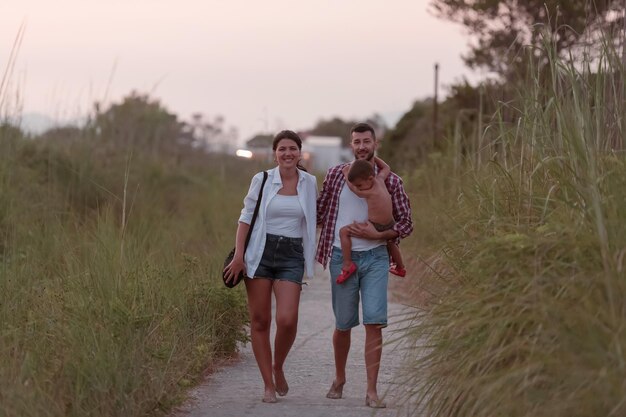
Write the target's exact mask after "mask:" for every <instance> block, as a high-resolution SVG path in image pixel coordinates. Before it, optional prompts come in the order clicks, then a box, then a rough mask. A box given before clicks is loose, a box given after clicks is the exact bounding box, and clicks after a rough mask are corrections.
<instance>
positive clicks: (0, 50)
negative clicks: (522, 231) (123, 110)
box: [0, 0, 478, 141]
mask: <svg viewBox="0 0 626 417" xmlns="http://www.w3.org/2000/svg"><path fill="white" fill-rule="evenodd" d="M429 3H430V0H385V1H382V0H290V1H289V0H263V1H255V0H227V1H219V0H99V1H98V0H56V1H50V0H1V1H0V78H1V77H2V74H4V73H5V72H6V71H5V68H6V65H7V62H8V60H9V54H10V50H11V47H12V46H13V44H14V41H15V37H16V35H17V33H18V31H19V28H20V25H22V24H24V25H25V32H24V37H23V41H22V43H21V46H20V48H19V55H18V58H17V61H16V64H15V67H14V71H13V73H12V76H11V79H10V81H11V83H10V85H9V86H8V87H5V90H6V89H7V88H9V89H11V91H9V93H11V94H10V96H11V97H13V100H14V102H15V103H17V104H19V106H21V107H22V111H23V113H31V112H37V113H43V114H46V115H48V116H50V117H52V118H54V119H55V120H58V121H63V120H67V119H74V118H77V117H79V116H80V115H81V114H85V113H86V112H88V111H89V110H90V109H91V108H92V104H93V102H95V101H99V102H103V103H104V104H105V105H106V104H107V103H108V104H110V103H112V102H119V101H120V100H121V98H123V97H124V96H125V95H128V94H129V93H130V92H131V91H132V90H136V91H138V92H141V93H148V94H150V96H151V97H153V98H156V99H159V100H160V101H161V103H162V104H163V105H164V106H165V107H166V108H167V109H168V110H170V111H171V112H173V113H176V114H177V115H179V117H180V118H181V119H184V120H189V119H190V116H191V114H193V113H196V112H199V113H202V114H203V115H205V117H206V118H207V119H209V120H211V119H213V118H214V117H216V116H218V115H220V116H223V117H224V119H225V125H226V127H236V128H237V129H238V131H239V136H240V141H243V140H247V139H249V138H250V137H251V136H252V135H254V134H256V133H261V132H268V133H272V132H276V131H278V130H280V129H293V130H304V129H307V128H311V127H313V126H314V125H315V123H316V122H317V121H318V120H319V119H321V118H325V119H328V118H332V117H335V116H338V117H341V118H344V119H364V118H366V117H368V116H371V115H372V114H374V113H378V114H381V115H382V116H384V117H385V118H386V119H387V120H389V121H390V122H392V123H393V122H395V120H396V119H397V118H398V117H399V116H400V115H402V114H403V113H404V112H406V111H407V110H409V108H410V106H411V105H412V103H413V102H414V101H415V100H417V99H423V98H426V97H429V96H432V95H433V90H434V86H433V84H434V75H433V74H434V72H433V71H434V70H433V66H434V64H435V63H436V62H437V63H439V65H440V75H439V79H440V86H441V89H440V94H445V86H446V85H449V84H451V83H452V82H455V81H459V80H461V79H462V78H463V77H467V78H469V79H470V80H473V79H478V75H477V74H475V73H472V72H471V71H470V70H468V69H467V68H466V67H465V66H464V64H463V62H462V59H461V55H462V54H463V53H464V52H465V51H466V50H467V44H468V40H467V35H466V34H465V33H464V32H463V30H462V27H460V26H458V25H455V24H453V23H450V22H447V21H444V20H441V19H438V18H436V17H435V16H433V14H432V13H430V12H429V9H430V7H429Z"/></svg>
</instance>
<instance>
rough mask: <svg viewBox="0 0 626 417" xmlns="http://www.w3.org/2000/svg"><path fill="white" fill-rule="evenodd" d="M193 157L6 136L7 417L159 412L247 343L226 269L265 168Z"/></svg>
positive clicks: (1, 330) (3, 132)
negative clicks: (246, 203) (223, 274)
mask: <svg viewBox="0 0 626 417" xmlns="http://www.w3.org/2000/svg"><path fill="white" fill-rule="evenodd" d="M79 136H80V135H79ZM189 152H190V153H189V154H188V155H187V156H185V155H183V157H182V158H181V156H180V155H179V156H178V157H177V158H167V157H163V158H162V159H159V158H154V157H151V158H146V157H144V156H142V155H141V154H140V153H139V152H137V151H135V154H134V155H132V154H130V153H126V152H116V151H114V150H113V151H112V150H111V148H102V147H100V146H99V145H98V144H97V142H94V141H90V140H89V138H85V137H76V138H74V139H72V138H65V139H64V140H62V141H49V142H42V141H38V140H31V139H27V138H23V137H21V135H20V133H19V132H18V131H16V130H14V129H11V128H9V127H6V126H5V127H3V128H2V129H0V358H2V359H1V360H0V415H5V416H24V417H26V416H37V417H42V416H87V415H97V416H120V415H124V416H138V415H146V414H159V413H161V412H162V411H164V410H168V409H169V408H170V407H171V405H172V404H173V403H175V402H176V401H177V400H178V397H179V395H180V394H181V392H182V390H183V389H184V387H185V386H188V385H190V384H192V383H193V380H194V379H195V378H197V377H198V376H200V375H201V373H202V372H203V371H204V370H206V369H207V367H210V366H211V365H212V364H214V363H215V361H216V360H218V359H219V358H222V357H225V356H228V355H230V354H232V353H233V352H234V350H235V347H236V343H237V342H238V341H241V340H244V339H245V338H246V335H245V332H244V324H245V323H246V321H247V314H246V312H245V311H246V310H245V294H244V292H243V291H241V289H237V290H226V289H225V288H223V285H222V283H221V278H220V270H221V265H220V262H221V261H222V260H223V256H224V255H225V252H226V251H225V248H227V247H228V246H230V245H232V243H233V241H234V232H235V227H236V218H237V215H238V212H239V210H240V208H241V200H242V196H243V195H244V193H245V191H246V189H247V185H248V181H249V178H250V176H251V174H252V173H253V172H254V171H256V170H257V169H258V167H256V166H253V164H242V162H238V161H234V160H232V159H228V158H225V157H208V156H200V155H197V154H194V153H192V152H191V151H189ZM226 179H227V180H226Z"/></svg>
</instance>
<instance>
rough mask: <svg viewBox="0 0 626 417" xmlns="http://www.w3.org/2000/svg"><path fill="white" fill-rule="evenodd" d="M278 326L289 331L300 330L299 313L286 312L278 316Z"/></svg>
mask: <svg viewBox="0 0 626 417" xmlns="http://www.w3.org/2000/svg"><path fill="white" fill-rule="evenodd" d="M276 327H278V328H280V329H282V330H285V331H288V332H295V331H297V330H298V315H297V314H284V315H277V316H276Z"/></svg>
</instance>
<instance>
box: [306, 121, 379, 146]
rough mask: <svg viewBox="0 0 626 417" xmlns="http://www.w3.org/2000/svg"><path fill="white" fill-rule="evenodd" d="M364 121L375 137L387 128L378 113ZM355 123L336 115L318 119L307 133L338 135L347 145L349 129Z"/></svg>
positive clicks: (348, 142)
mask: <svg viewBox="0 0 626 417" xmlns="http://www.w3.org/2000/svg"><path fill="white" fill-rule="evenodd" d="M364 122H365V123H369V124H370V125H371V126H372V127H373V128H374V130H375V131H376V135H377V137H382V135H383V134H384V133H385V131H386V129H387V126H386V125H385V121H384V120H383V118H382V117H381V116H380V115H378V114H374V115H372V116H370V117H368V118H367V119H366V120H364ZM356 123H357V122H356V121H355V120H343V119H341V118H339V117H336V116H335V117H333V118H332V119H327V120H326V119H320V120H319V121H318V122H317V124H316V125H315V127H313V129H311V130H309V132H308V133H309V134H310V135H319V136H339V137H340V138H341V141H342V143H343V145H344V146H348V145H349V144H350V129H352V126H354V125H355V124H356Z"/></svg>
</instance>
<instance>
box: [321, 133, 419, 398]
mask: <svg viewBox="0 0 626 417" xmlns="http://www.w3.org/2000/svg"><path fill="white" fill-rule="evenodd" d="M350 137H351V146H352V150H353V152H354V157H355V159H364V160H366V161H369V162H370V163H372V165H375V164H374V159H373V158H374V154H375V152H376V149H377V148H378V142H377V140H376V134H375V132H374V129H373V128H372V127H371V126H370V125H368V124H367V123H358V124H356V125H355V126H354V127H352V129H351V131H350ZM346 165H348V164H340V165H338V166H335V167H332V168H330V169H329V170H328V172H327V173H326V178H325V179H324V184H323V186H322V191H321V192H320V195H319V197H318V200H317V224H318V225H321V227H322V230H321V234H320V241H319V245H318V248H317V260H318V262H320V263H321V264H322V265H323V266H324V268H326V266H327V265H328V264H329V259H330V275H331V280H330V282H331V290H332V305H333V313H334V314H335V331H334V333H333V349H334V354H335V379H334V381H333V383H332V385H331V387H330V390H329V391H328V394H327V395H326V396H327V397H328V398H333V399H337V398H341V396H342V393H343V385H344V383H345V382H346V362H347V360H348V353H349V351H350V337H351V329H352V328H353V327H355V326H358V325H359V293H360V299H361V300H362V301H361V302H362V303H363V306H362V307H363V308H362V309H363V325H364V326H365V366H366V371H367V392H366V396H365V403H366V405H367V406H369V407H374V408H383V407H385V406H386V405H385V403H383V402H382V401H381V400H380V398H379V397H378V392H377V388H376V384H377V382H378V370H379V368H380V358H381V355H382V343H383V340H382V329H383V328H384V327H386V326H387V280H388V270H389V255H388V254H387V246H386V243H387V241H388V240H392V239H400V238H404V237H406V236H408V235H409V234H410V233H411V232H412V231H413V223H412V220H411V206H410V203H409V198H408V196H407V195H406V192H405V191H404V187H403V185H402V180H401V179H400V177H399V176H398V175H396V174H394V173H393V172H392V173H391V174H390V175H389V176H388V177H387V180H386V181H385V185H386V186H387V189H388V190H389V194H390V195H391V199H392V202H393V217H394V219H395V221H396V223H395V225H394V226H393V228H391V229H388V230H385V231H382V232H379V231H377V230H376V229H375V228H374V226H373V225H372V224H371V223H370V222H368V218H367V203H365V201H364V200H363V199H361V198H359V197H357V196H356V195H355V194H354V193H353V192H352V191H350V189H349V187H348V186H347V185H346V181H345V177H344V174H343V168H344V167H345V166H346ZM375 169H377V168H376V167H375ZM343 226H349V228H350V230H349V231H350V235H351V236H352V260H353V262H354V263H356V265H357V271H356V272H355V273H354V275H352V276H351V277H350V279H348V280H346V281H345V282H343V283H341V284H338V283H337V282H336V279H337V276H338V275H339V274H340V273H341V266H342V255H341V243H340V237H339V230H340V229H341V228H342V227H343Z"/></svg>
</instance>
